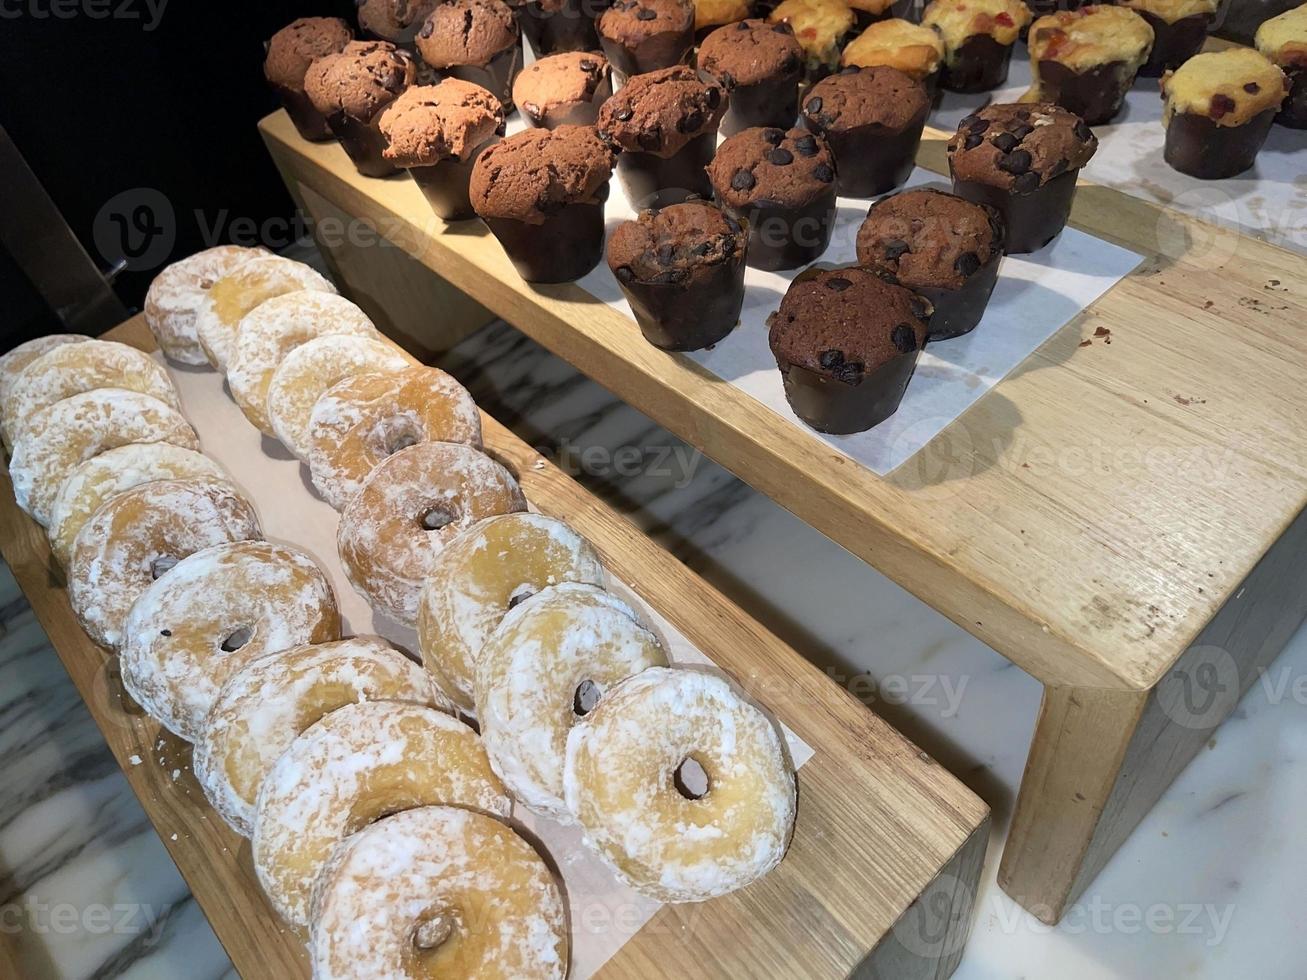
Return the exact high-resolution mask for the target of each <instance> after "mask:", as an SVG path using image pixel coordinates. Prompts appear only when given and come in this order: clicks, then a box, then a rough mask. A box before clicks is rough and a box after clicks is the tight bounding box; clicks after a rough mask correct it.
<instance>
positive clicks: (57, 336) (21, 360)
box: [0, 333, 91, 449]
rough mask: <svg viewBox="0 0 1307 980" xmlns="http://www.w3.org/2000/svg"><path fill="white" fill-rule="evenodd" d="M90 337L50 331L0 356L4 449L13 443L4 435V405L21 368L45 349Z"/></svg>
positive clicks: (0, 417) (0, 431)
mask: <svg viewBox="0 0 1307 980" xmlns="http://www.w3.org/2000/svg"><path fill="white" fill-rule="evenodd" d="M90 339H91V338H90V337H88V336H86V335H85V334H80V333H52V334H48V335H46V336H44V337H36V338H34V339H32V340H29V341H27V342H26V343H22V344H19V345H18V346H17V347H15V348H14V349H13V350H11V351H9V352H8V353H7V354H5V355H4V356H0V437H3V440H4V446H5V449H9V448H11V447H12V446H13V443H12V442H10V441H9V437H8V436H7V435H5V433H7V432H8V431H9V426H8V423H7V421H6V419H5V415H4V406H5V405H6V404H8V401H9V389H10V388H12V387H13V385H14V382H16V381H17V380H18V378H19V376H20V375H21V374H22V373H23V369H24V368H25V367H27V365H29V364H31V363H32V362H33V361H35V360H36V359H37V358H38V357H40V356H41V355H42V354H44V353H45V352H46V351H51V350H54V349H55V348H56V347H58V346H60V345H62V344H83V343H85V342H86V341H88V340H90Z"/></svg>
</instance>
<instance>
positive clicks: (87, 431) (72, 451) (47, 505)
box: [9, 388, 200, 527]
mask: <svg viewBox="0 0 1307 980" xmlns="http://www.w3.org/2000/svg"><path fill="white" fill-rule="evenodd" d="M133 442H167V443H170V444H172V445H174V446H181V447H182V448H183V449H197V450H198V449H199V448H200V440H199V437H198V436H196V434H195V430H194V429H192V428H191V424H190V423H189V422H187V421H186V419H184V418H183V417H182V415H181V413H180V412H178V411H177V410H176V409H175V408H172V407H170V406H169V405H166V404H165V403H163V402H161V401H159V399H157V398H155V397H153V396H152V395H142V394H141V393H140V392H139V391H125V390H123V389H122V388H97V389H95V390H94V391H84V392H82V393H81V394H79V395H73V396H72V397H71V398H65V399H64V400H63V401H61V402H55V403H54V404H53V405H49V406H47V407H46V408H43V409H41V411H39V412H37V413H36V415H35V416H34V417H33V418H32V419H31V420H30V421H29V423H28V424H27V426H26V427H25V428H24V429H23V435H22V437H21V438H20V439H18V441H17V442H15V443H14V454H13V456H12V457H11V458H10V460H9V477H10V479H12V480H13V482H14V497H15V498H16V499H17V500H18V506H19V507H21V508H23V510H25V511H26V512H27V513H29V514H31V515H32V517H33V518H34V519H35V520H36V521H37V523H39V524H40V525H41V526H42V527H48V526H49V524H50V509H51V508H52V507H53V506H54V499H55V497H57V496H58V495H59V490H60V489H61V488H62V487H63V482H64V480H66V479H67V478H68V475H69V474H70V473H72V471H73V470H74V469H76V467H77V465H78V464H79V463H84V462H85V461H86V460H88V459H90V458H92V457H93V456H98V455H100V453H102V452H105V451H106V450H109V449H116V448H117V447H118V446H126V445H128V444H130V443H133Z"/></svg>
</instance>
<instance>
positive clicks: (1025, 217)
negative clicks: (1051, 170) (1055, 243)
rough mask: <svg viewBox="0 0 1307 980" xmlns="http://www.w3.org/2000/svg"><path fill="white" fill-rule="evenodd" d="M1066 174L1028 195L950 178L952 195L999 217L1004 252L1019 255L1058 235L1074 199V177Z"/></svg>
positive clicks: (1045, 243) (1072, 171)
mask: <svg viewBox="0 0 1307 980" xmlns="http://www.w3.org/2000/svg"><path fill="white" fill-rule="evenodd" d="M1078 173H1080V171H1079V170H1068V171H1066V172H1065V173H1062V174H1059V175H1058V176H1056V177H1054V178H1053V179H1052V180H1049V181H1046V182H1045V183H1043V184H1041V185H1040V186H1039V187H1037V188H1036V189H1035V190H1033V191H1031V192H1030V193H1029V194H1017V193H1014V192H1012V191H1010V190H1006V189H1004V188H1002V187H995V186H994V185H992V184H982V183H980V182H979V181H974V180H958V179H957V178H956V177H955V178H953V193H954V194H956V195H957V196H958V197H964V198H966V199H967V200H968V201H973V202H975V203H976V204H987V205H989V206H990V207H992V208H994V209H995V210H996V211H998V213H999V214H1001V215H1002V216H1003V224H1004V226H1005V227H1006V229H1007V238H1006V243H1005V245H1004V252H1005V253H1006V254H1007V255H1021V254H1024V253H1026V252H1035V251H1038V250H1039V249H1041V248H1043V247H1044V246H1045V245H1047V244H1048V243H1049V242H1051V241H1052V240H1053V239H1054V238H1056V237H1057V236H1058V235H1060V234H1061V233H1062V229H1063V228H1065V227H1066V222H1067V219H1068V218H1069V217H1070V216H1071V202H1072V201H1073V200H1074V199H1075V196H1076V175H1077V174H1078Z"/></svg>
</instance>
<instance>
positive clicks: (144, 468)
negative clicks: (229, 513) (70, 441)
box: [49, 442, 226, 568]
mask: <svg viewBox="0 0 1307 980" xmlns="http://www.w3.org/2000/svg"><path fill="white" fill-rule="evenodd" d="M193 478H201V479H210V480H222V479H225V478H226V473H225V471H224V470H223V468H222V467H221V466H219V465H218V464H217V463H216V462H214V461H213V460H211V459H210V458H209V457H208V456H205V455H202V454H201V453H197V452H195V450H193V449H183V448H182V447H181V446H174V445H172V444H171V443H167V442H134V443H131V444H130V445H126V446H119V447H118V448H116V449H109V450H107V451H105V452H103V453H101V454H100V455H99V456H92V457H91V458H90V459H88V460H87V461H86V462H85V463H81V464H80V465H78V466H77V467H76V468H75V469H74V470H73V471H72V472H71V473H69V474H68V478H67V479H66V480H64V482H63V485H62V486H61V487H60V488H59V494H58V496H56V497H55V498H54V503H53V504H52V505H51V507H50V527H49V535H50V550H51V551H53V552H54V556H55V558H57V559H58V560H59V564H61V565H63V566H64V567H65V568H67V567H68V563H69V562H70V561H72V558H73V542H74V541H76V540H77V532H78V531H80V530H81V529H82V525H83V524H85V523H86V522H87V521H88V520H90V518H91V515H92V514H94V513H95V512H96V511H97V510H99V509H100V506H101V505H102V504H103V503H104V502H105V501H107V500H108V499H109V498H111V497H114V496H116V495H117V494H120V493H122V492H123V491H124V490H130V489H131V488H132V487H138V486H140V485H141V484H142V483H149V482H150V481H151V480H187V479H193Z"/></svg>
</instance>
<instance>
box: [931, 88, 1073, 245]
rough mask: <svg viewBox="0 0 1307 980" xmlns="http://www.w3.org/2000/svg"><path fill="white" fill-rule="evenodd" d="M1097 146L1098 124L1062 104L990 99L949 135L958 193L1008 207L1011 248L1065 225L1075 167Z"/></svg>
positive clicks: (1041, 239) (1049, 236)
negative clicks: (1094, 126) (1092, 124)
mask: <svg viewBox="0 0 1307 980" xmlns="http://www.w3.org/2000/svg"><path fill="white" fill-rule="evenodd" d="M1097 149H1098V140H1097V138H1095V136H1094V132H1093V130H1091V129H1090V128H1089V126H1088V125H1087V124H1086V123H1085V121H1084V120H1083V119H1081V118H1080V117H1079V116H1077V115H1076V114H1075V113H1073V112H1068V111H1067V110H1066V109H1063V108H1062V107H1061V106H1055V105H1047V104H1038V103H1035V104H1026V103H1020V104H1003V105H989V106H985V107H984V108H983V109H980V110H978V111H977V112H976V113H975V114H974V115H970V116H967V117H966V118H965V119H963V120H962V122H961V123H959V124H958V131H957V133H956V134H955V135H954V136H953V138H952V139H950V140H949V142H948V162H949V171H950V172H951V173H952V175H953V193H954V194H957V195H959V196H960V197H965V198H966V199H967V200H969V201H975V202H976V203H977V204H988V205H989V206H990V207H993V208H995V209H997V210H998V212H999V213H1000V214H1002V215H1003V224H1004V226H1005V227H1006V229H1007V251H1008V253H1009V254H1016V253H1020V252H1033V251H1035V250H1036V249H1039V248H1042V247H1043V246H1045V245H1047V244H1048V243H1049V242H1051V241H1052V240H1053V239H1054V238H1056V237H1057V236H1058V234H1059V233H1060V232H1061V231H1062V229H1063V228H1064V227H1065V226H1066V221H1067V218H1068V217H1069V216H1070V214H1071V202H1072V200H1073V199H1074V197H1075V192H1076V175H1077V174H1078V173H1079V171H1080V168H1081V167H1083V166H1084V165H1085V164H1086V163H1088V162H1089V158H1090V157H1092V156H1093V155H1094V151H1095V150H1097Z"/></svg>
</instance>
